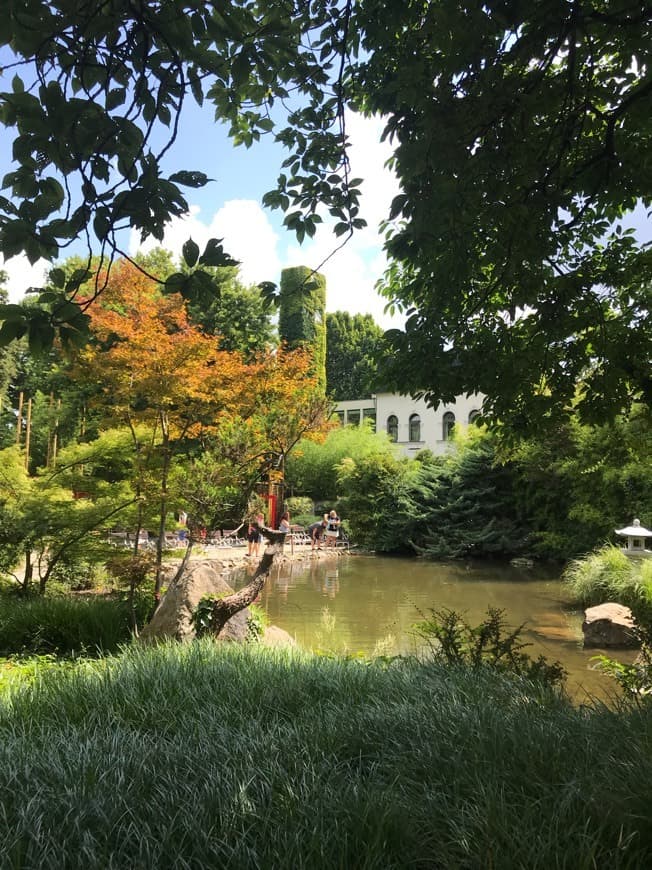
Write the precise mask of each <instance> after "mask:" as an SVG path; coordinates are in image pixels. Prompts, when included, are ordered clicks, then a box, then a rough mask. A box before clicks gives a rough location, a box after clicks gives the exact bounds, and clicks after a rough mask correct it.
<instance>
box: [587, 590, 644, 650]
mask: <svg viewBox="0 0 652 870" xmlns="http://www.w3.org/2000/svg"><path fill="white" fill-rule="evenodd" d="M582 631H583V632H584V646H585V647H593V646H597V647H637V646H640V641H639V639H638V636H637V633H636V625H635V622H634V617H633V616H632V611H631V610H630V609H629V607H624V606H623V605H622V604H616V603H615V602H613V601H610V602H607V603H606V604H598V605H597V606H596V607H588V608H587V609H586V610H585V611H584V622H583V623H582Z"/></svg>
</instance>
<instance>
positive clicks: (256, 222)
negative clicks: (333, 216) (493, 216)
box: [130, 113, 402, 328]
mask: <svg viewBox="0 0 652 870" xmlns="http://www.w3.org/2000/svg"><path fill="white" fill-rule="evenodd" d="M346 123H347V134H348V136H349V139H350V142H351V149H350V160H351V174H352V177H359V178H363V179H364V182H363V184H362V188H361V190H362V201H361V216H362V217H364V218H365V219H366V221H367V227H366V228H365V229H364V230H359V231H357V232H356V233H355V234H354V235H353V237H352V238H351V239H350V240H348V241H347V243H346V244H345V245H344V246H343V247H342V248H341V249H340V250H337V248H338V246H339V245H340V244H341V242H342V239H338V238H336V237H335V236H334V235H333V233H332V226H333V223H334V222H333V221H330V220H328V221H326V220H325V221H324V223H323V224H321V225H320V226H319V230H318V232H317V234H316V236H315V238H314V239H309V240H306V241H305V242H304V244H303V245H299V244H298V243H297V242H296V240H295V237H294V236H293V235H292V234H290V233H285V232H283V233H282V235H281V234H279V233H278V232H277V231H276V230H275V229H274V228H273V226H272V223H271V220H270V216H269V214H268V213H267V212H265V211H264V210H263V209H262V207H261V206H260V205H259V203H257V202H256V201H254V200H241V199H237V200H229V201H228V202H225V203H224V205H223V206H222V207H221V208H219V209H218V210H217V211H216V212H215V213H214V214H213V215H212V217H209V218H208V220H207V221H204V220H202V216H201V210H200V208H199V207H198V206H196V205H193V206H191V208H190V212H189V214H187V215H186V216H185V217H183V218H175V219H174V220H172V221H171V222H170V224H169V225H168V227H167V229H166V232H165V236H164V239H163V242H162V246H163V247H164V248H168V249H169V250H171V251H172V252H173V254H174V255H175V256H176V257H180V256H181V247H182V245H183V243H184V242H185V241H186V240H187V239H188V238H190V237H192V238H193V239H194V241H195V242H197V244H198V245H199V246H200V248H201V247H203V245H204V244H205V243H206V241H207V240H208V239H209V238H211V237H215V238H222V239H224V248H225V250H226V251H228V253H229V254H231V256H233V257H235V258H236V259H237V260H240V262H241V267H240V272H241V276H242V279H243V281H244V282H245V283H257V282H260V281H263V280H270V281H275V282H277V283H278V281H279V280H280V275H281V270H282V269H283V268H284V267H285V266H296V265H305V266H308V267H310V268H312V269H319V270H320V271H321V272H322V273H323V274H324V275H325V276H326V281H327V302H326V308H327V310H328V311H337V310H344V311H349V312H351V313H352V314H356V313H361V314H365V313H368V314H372V315H373V317H374V319H375V320H376V322H378V323H379V324H380V325H381V326H383V327H385V328H388V327H389V326H396V325H397V324H399V323H400V322H402V321H401V319H399V318H396V317H394V318H391V317H389V316H388V315H385V314H384V312H383V308H384V306H385V304H386V302H385V300H384V299H382V298H381V297H380V296H378V294H377V293H376V291H375V289H374V284H375V283H376V281H377V280H378V279H379V278H380V277H381V276H382V273H383V271H384V269H385V266H386V260H385V257H384V254H383V253H382V250H381V246H382V240H381V237H380V235H379V232H378V224H379V223H380V221H381V220H383V219H384V218H385V217H386V216H387V214H388V212H389V206H390V203H391V201H392V198H393V197H394V196H396V193H397V192H398V184H397V181H396V178H395V176H394V175H393V173H391V172H390V171H389V170H388V169H386V168H385V162H386V161H387V159H388V158H389V157H390V155H391V149H390V147H389V146H388V145H387V144H386V143H381V142H380V136H381V132H382V127H383V124H382V122H381V121H380V120H378V119H368V118H362V117H361V116H359V115H354V114H352V113H347V118H346ZM157 244H159V243H158V242H156V241H155V240H153V239H148V240H147V242H146V243H145V244H144V245H141V246H140V248H141V250H145V251H147V250H150V249H151V248H153V247H155V246H156V245H157ZM138 248H139V245H138V238H137V235H136V234H135V233H132V237H131V245H130V250H131V251H132V253H134V252H135V251H136V250H138Z"/></svg>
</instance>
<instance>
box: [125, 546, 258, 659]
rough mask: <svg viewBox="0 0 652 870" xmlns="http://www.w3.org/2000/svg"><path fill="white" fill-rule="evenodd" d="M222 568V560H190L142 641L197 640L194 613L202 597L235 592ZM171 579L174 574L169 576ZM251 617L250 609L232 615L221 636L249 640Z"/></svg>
mask: <svg viewBox="0 0 652 870" xmlns="http://www.w3.org/2000/svg"><path fill="white" fill-rule="evenodd" d="M221 568H222V563H221V562H215V561H211V560H206V561H203V562H190V564H189V565H188V566H187V567H186V570H185V571H184V573H183V575H182V577H181V578H180V579H179V580H178V582H177V583H175V585H174V586H171V587H170V588H169V589H168V591H167V592H166V593H165V595H164V596H163V599H162V601H161V603H160V604H159V606H158V607H157V608H156V611H155V612H154V616H153V617H152V619H151V621H150V622H149V624H148V625H146V626H145V628H144V629H143V631H142V632H141V635H140V637H141V640H143V641H145V642H151V641H154V640H157V639H159V638H161V639H163V638H174V639H175V640H180V641H189V640H193V639H194V637H195V629H194V627H193V625H192V622H191V616H192V613H193V611H194V609H195V608H196V607H197V604H198V603H199V601H200V599H201V598H203V597H204V595H230V594H231V593H232V592H233V589H232V588H231V587H230V586H229V584H228V583H227V582H226V580H225V579H224V578H223V577H222V576H221V575H220V573H219V570H220V569H221ZM172 570H174V569H172ZM170 573H172V571H171V572H170ZM169 579H171V577H168V580H169ZM247 617H248V610H247V608H245V609H244V610H241V611H240V613H236V614H235V615H234V616H232V617H231V619H229V621H228V622H227V623H226V625H225V626H224V628H223V629H222V631H221V632H220V634H219V637H218V639H219V640H234V641H241V642H242V641H245V640H246V639H247Z"/></svg>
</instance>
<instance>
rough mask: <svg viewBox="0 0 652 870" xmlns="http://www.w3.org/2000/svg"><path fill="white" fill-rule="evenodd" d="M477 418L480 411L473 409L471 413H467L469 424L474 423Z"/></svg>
mask: <svg viewBox="0 0 652 870" xmlns="http://www.w3.org/2000/svg"><path fill="white" fill-rule="evenodd" d="M479 416H480V411H478V410H477V409H475V408H474V409H473V410H472V411H470V412H469V423H475V421H476V420H477V419H478V417H479Z"/></svg>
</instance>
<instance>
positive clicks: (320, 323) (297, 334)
mask: <svg viewBox="0 0 652 870" xmlns="http://www.w3.org/2000/svg"><path fill="white" fill-rule="evenodd" d="M325 309H326V278H325V277H324V276H323V275H320V274H319V272H313V271H312V269H309V268H308V267H307V266H293V267H292V268H290V269H283V272H282V273H281V292H280V308H279V318H278V331H279V336H280V338H281V341H283V342H285V343H286V344H287V346H288V347H290V348H295V347H304V348H308V349H309V350H311V351H312V354H313V358H314V365H315V373H316V375H317V381H318V384H319V387H320V389H321V391H322V392H323V393H324V394H325V393H326V316H325Z"/></svg>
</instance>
